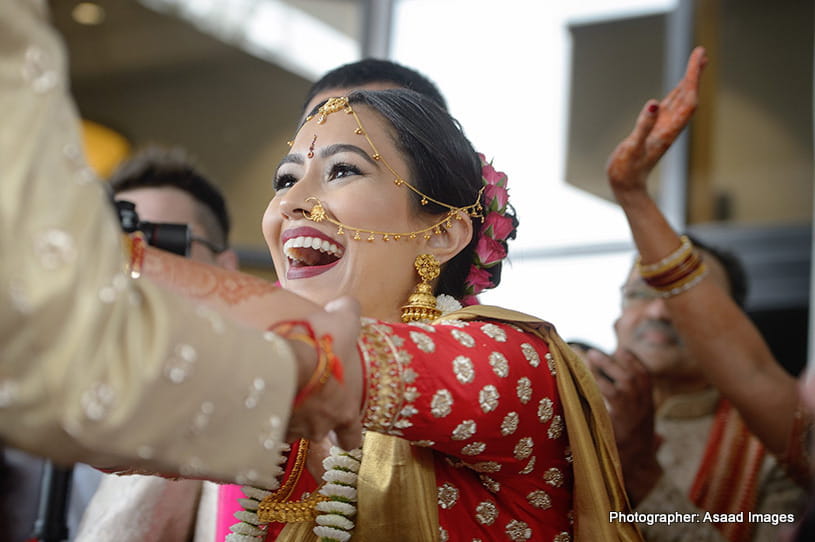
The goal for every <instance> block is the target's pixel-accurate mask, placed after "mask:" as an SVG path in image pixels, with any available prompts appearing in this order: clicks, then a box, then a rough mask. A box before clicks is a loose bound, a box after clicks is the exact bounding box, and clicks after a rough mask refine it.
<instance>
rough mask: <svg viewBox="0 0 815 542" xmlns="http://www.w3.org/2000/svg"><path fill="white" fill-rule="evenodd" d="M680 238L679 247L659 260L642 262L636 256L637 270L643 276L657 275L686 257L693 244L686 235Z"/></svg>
mask: <svg viewBox="0 0 815 542" xmlns="http://www.w3.org/2000/svg"><path fill="white" fill-rule="evenodd" d="M679 239H680V241H681V242H680V244H679V248H677V249H676V250H674V251H673V252H671V253H670V254H668V255H667V256H665V257H664V258H662V259H661V260H660V261H658V262H656V263H651V264H647V265H646V264H643V263H642V260H641V259H640V258H639V256H638V257H637V271H638V272H639V274H640V275H641V276H643V277H650V276H654V275H659V274H661V273H662V272H664V271H665V270H667V269H670V268H671V267H673V266H674V265H675V264H676V263H677V262H680V261H682V260H684V259H685V258H687V257H688V255H689V254H690V253H691V252H692V251H693V245H692V244H691V242H690V239H689V238H688V236H687V235H683V236H682V237H680V238H679Z"/></svg>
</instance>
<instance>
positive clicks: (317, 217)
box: [303, 192, 480, 241]
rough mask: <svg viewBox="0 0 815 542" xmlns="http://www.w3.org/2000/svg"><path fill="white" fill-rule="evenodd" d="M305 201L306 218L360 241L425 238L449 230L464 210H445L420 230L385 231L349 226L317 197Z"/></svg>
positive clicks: (304, 214)
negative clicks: (329, 213)
mask: <svg viewBox="0 0 815 542" xmlns="http://www.w3.org/2000/svg"><path fill="white" fill-rule="evenodd" d="M479 193H480V192H479ZM306 201H307V202H313V205H312V207H311V210H310V211H303V216H304V217H306V218H307V219H308V220H311V221H312V222H322V221H326V222H330V223H331V224H334V225H335V226H337V235H344V234H345V232H346V231H347V232H348V233H349V235H352V236H351V239H353V240H354V241H360V240H361V239H362V238H363V237H365V239H366V240H367V241H375V240H376V239H377V236H378V237H379V238H380V239H381V240H382V241H390V240H394V241H399V240H400V239H416V238H417V237H418V236H419V235H421V236H422V237H424V238H425V239H430V237H431V236H432V235H439V234H440V233H441V232H442V228H444V229H445V230H449V229H450V228H452V227H453V219H455V220H462V218H461V215H460V214H459V211H462V210H464V208H459V209H451V210H450V211H447V213H446V214H445V215H444V218H442V219H441V220H439V221H437V222H435V223H433V224H431V225H430V226H428V227H426V228H423V229H421V230H416V231H408V232H387V231H378V230H368V229H365V228H357V227H355V226H349V225H348V224H344V223H342V222H340V221H339V220H336V219H334V218H332V217H330V216H328V213H327V212H326V210H325V207H323V203H322V202H321V201H320V200H319V199H318V198H316V197H314V196H311V197H308V198H306Z"/></svg>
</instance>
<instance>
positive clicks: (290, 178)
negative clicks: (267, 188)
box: [272, 173, 297, 191]
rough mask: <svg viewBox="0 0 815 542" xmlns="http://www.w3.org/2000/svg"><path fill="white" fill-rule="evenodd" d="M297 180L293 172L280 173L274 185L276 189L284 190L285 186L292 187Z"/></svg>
mask: <svg viewBox="0 0 815 542" xmlns="http://www.w3.org/2000/svg"><path fill="white" fill-rule="evenodd" d="M296 182H297V177H295V176H294V175H292V174H291V173H278V174H277V175H276V176H275V178H274V182H273V183H272V186H273V187H274V189H275V191H277V190H282V189H284V188H291V187H292V186H294V183H296Z"/></svg>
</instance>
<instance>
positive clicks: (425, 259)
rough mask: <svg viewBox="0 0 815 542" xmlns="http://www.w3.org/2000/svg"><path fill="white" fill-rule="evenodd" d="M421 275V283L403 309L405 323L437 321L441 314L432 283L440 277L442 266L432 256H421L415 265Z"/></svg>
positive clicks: (417, 258) (417, 257)
mask: <svg viewBox="0 0 815 542" xmlns="http://www.w3.org/2000/svg"><path fill="white" fill-rule="evenodd" d="M413 265H414V267H416V272H418V273H419V277H420V278H421V282H420V283H419V284H417V285H416V288H415V289H414V290H413V293H412V294H410V297H409V298H408V302H407V304H406V305H404V306H403V307H402V321H403V322H405V323H408V322H415V321H418V320H435V319H436V318H438V317H439V315H440V314H441V311H440V310H439V309H437V308H436V296H434V295H433V286H432V285H431V282H432V281H433V280H435V279H436V277H438V276H439V272H440V271H441V264H439V260H437V259H436V257H435V256H433V255H432V254H420V255H419V256H416V261H415V262H414V263H413Z"/></svg>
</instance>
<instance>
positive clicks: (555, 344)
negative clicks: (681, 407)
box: [278, 305, 642, 542]
mask: <svg viewBox="0 0 815 542" xmlns="http://www.w3.org/2000/svg"><path fill="white" fill-rule="evenodd" d="M483 319H489V320H498V321H502V322H508V323H512V324H515V325H517V326H519V327H521V328H522V329H524V330H525V331H528V332H530V333H533V334H535V335H537V336H539V337H541V338H542V339H543V340H544V341H546V343H547V344H548V345H549V350H550V352H551V353H552V356H553V357H554V359H555V364H556V367H557V376H556V380H557V386H558V393H559V394H560V400H561V403H562V404H563V412H564V416H565V418H566V420H565V421H566V429H567V432H568V435H569V447H570V448H571V451H572V457H573V458H574V463H573V465H572V467H573V471H574V493H573V495H574V497H573V498H574V517H575V526H574V535H575V536H574V539H575V541H576V542H599V541H602V542H635V541H641V540H642V536H641V534H640V532H639V530H638V529H637V527H636V526H635V525H634V524H630V523H616V522H615V523H610V522H609V512H625V513H628V512H630V511H631V507H630V505H629V503H628V498H627V496H626V493H625V488H624V485H623V479H622V473H621V468H620V461H619V458H618V456H617V448H616V445H615V442H614V435H613V433H612V429H611V420H610V419H609V417H608V412H607V411H606V408H605V405H604V403H603V400H602V397H601V396H600V392H599V390H598V389H597V385H596V384H595V382H594V377H593V376H592V375H591V373H589V371H588V369H587V368H586V366H585V364H584V363H583V361H582V360H580V359H579V358H578V357H577V355H576V354H575V353H574V352H573V351H572V349H571V348H570V347H569V346H568V345H567V344H566V343H565V342H564V341H563V339H561V338H560V337H559V336H558V334H557V332H556V331H555V328H554V326H552V324H549V323H548V322H545V321H543V320H540V319H539V318H535V317H533V316H529V315H526V314H523V313H520V312H515V311H510V310H507V309H502V308H499V307H492V306H487V305H475V306H471V307H466V308H464V309H461V310H458V311H455V312H452V313H450V314H447V315H445V316H443V317H442V318H440V319H439V320H483ZM357 493H358V497H359V504H358V514H357V520H356V523H357V526H356V528H355V529H354V531H353V538H352V540H353V541H354V542H374V541H379V540H399V541H400V542H431V541H437V540H438V539H439V528H438V511H437V509H436V483H435V472H434V470H433V458H432V454H431V452H430V450H427V449H424V448H420V447H416V446H410V444H409V443H408V442H407V441H406V440H404V439H401V438H398V437H393V436H389V435H382V434H379V433H370V432H369V433H368V434H367V435H366V437H365V443H364V445H363V459H362V466H361V469H360V473H359V480H358V483H357ZM313 526H314V524H313V523H301V524H290V525H288V526H287V527H286V528H285V529H284V530H283V532H282V533H281V535H280V537H279V538H278V540H281V541H284V542H285V541H288V542H294V541H298V542H299V541H316V540H317V538H316V537H315V536H314V535H313V534H312V533H311V529H312V528H313Z"/></svg>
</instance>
